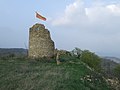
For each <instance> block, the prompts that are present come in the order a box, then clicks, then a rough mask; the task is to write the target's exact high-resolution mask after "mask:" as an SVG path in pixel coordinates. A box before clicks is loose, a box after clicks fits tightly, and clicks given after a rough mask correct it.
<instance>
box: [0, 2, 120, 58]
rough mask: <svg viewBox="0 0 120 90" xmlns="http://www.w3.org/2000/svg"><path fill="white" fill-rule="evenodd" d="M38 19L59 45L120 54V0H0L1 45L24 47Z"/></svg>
mask: <svg viewBox="0 0 120 90" xmlns="http://www.w3.org/2000/svg"><path fill="white" fill-rule="evenodd" d="M35 11H38V12H39V13H41V14H42V15H43V16H45V17H46V18H47V21H46V22H44V21H41V20H39V19H37V18H35ZM35 23H43V24H45V26H46V28H48V29H49V30H50V32H51V37H52V39H53V40H54V41H55V46H56V48H58V49H66V50H72V49H73V48H74V47H79V48H81V49H83V50H84V49H88V50H91V51H93V52H96V53H97V54H98V55H103V56H116V57H120V48H119V44H120V30H119V28H120V25H119V24H120V1H119V0H0V48H25V44H26V45H28V37H29V28H30V27H31V26H32V25H34V24H35Z"/></svg>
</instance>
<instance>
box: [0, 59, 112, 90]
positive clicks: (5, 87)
mask: <svg viewBox="0 0 120 90" xmlns="http://www.w3.org/2000/svg"><path fill="white" fill-rule="evenodd" d="M62 59H64V62H62V63H61V64H60V65H56V62H55V61H53V62H48V61H41V60H40V61H38V60H27V59H14V58H13V59H9V60H0V90H110V89H109V87H108V85H107V84H106V82H105V80H104V79H103V78H102V77H101V76H100V75H98V74H97V73H95V72H93V71H90V70H89V69H88V68H87V67H86V66H85V65H83V64H82V62H81V61H80V60H77V59H76V58H73V57H64V58H62ZM65 61H66V62H65ZM88 75H89V76H90V77H89V79H91V81H89V80H88V77H87V76H88Z"/></svg>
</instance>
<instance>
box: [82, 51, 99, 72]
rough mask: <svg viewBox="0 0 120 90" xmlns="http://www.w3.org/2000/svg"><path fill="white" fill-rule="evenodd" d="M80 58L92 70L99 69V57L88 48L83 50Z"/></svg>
mask: <svg viewBox="0 0 120 90" xmlns="http://www.w3.org/2000/svg"><path fill="white" fill-rule="evenodd" d="M80 60H82V61H83V62H84V63H86V64H88V66H90V67H91V68H93V69H94V70H96V71H98V72H100V71H101V66H100V64H101V59H100V57H99V56H97V55H96V54H95V53H92V52H90V51H89V50H84V51H83V52H82V54H81V56H80Z"/></svg>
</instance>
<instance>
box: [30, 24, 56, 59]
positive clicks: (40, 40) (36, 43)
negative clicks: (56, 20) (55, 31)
mask: <svg viewBox="0 0 120 90" xmlns="http://www.w3.org/2000/svg"><path fill="white" fill-rule="evenodd" d="M54 50H55V47H54V42H53V41H52V40H51V37H50V32H49V31H48V30H47V29H45V26H44V25H43V24H38V23H37V24H35V25H33V26H32V27H31V28H30V30H29V52H28V55H29V57H32V58H39V57H40V58H42V57H53V56H54Z"/></svg>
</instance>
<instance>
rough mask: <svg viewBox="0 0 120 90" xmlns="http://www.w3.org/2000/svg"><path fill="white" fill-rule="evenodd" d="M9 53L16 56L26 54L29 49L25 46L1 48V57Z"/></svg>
mask: <svg viewBox="0 0 120 90" xmlns="http://www.w3.org/2000/svg"><path fill="white" fill-rule="evenodd" d="M9 55H14V56H26V55H27V49H23V48H0V57H5V56H9Z"/></svg>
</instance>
